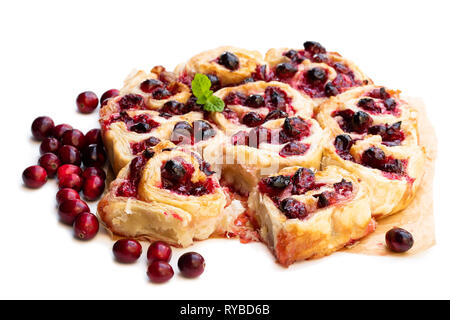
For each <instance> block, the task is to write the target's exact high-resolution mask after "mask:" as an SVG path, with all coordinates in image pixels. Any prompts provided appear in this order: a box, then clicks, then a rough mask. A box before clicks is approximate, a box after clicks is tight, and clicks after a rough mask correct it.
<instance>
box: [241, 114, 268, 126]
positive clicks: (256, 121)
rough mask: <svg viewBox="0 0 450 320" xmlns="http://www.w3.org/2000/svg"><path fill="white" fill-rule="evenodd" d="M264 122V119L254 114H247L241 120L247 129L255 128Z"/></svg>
mask: <svg viewBox="0 0 450 320" xmlns="http://www.w3.org/2000/svg"><path fill="white" fill-rule="evenodd" d="M263 122H264V117H263V116H261V115H260V114H258V113H256V112H249V113H247V114H246V115H245V116H244V117H243V118H242V123H243V124H245V125H246V126H247V127H252V128H253V127H256V126H259V125H261V124H262V123H263Z"/></svg>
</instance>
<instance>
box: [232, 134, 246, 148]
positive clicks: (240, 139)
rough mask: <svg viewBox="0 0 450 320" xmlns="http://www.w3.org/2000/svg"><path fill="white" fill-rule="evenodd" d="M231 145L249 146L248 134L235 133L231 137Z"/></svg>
mask: <svg viewBox="0 0 450 320" xmlns="http://www.w3.org/2000/svg"><path fill="white" fill-rule="evenodd" d="M231 144H232V145H234V146H236V145H244V146H245V145H248V144H249V136H248V133H247V132H245V131H239V132H237V133H235V134H234V135H233V136H232V137H231Z"/></svg>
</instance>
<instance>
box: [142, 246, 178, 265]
mask: <svg viewBox="0 0 450 320" xmlns="http://www.w3.org/2000/svg"><path fill="white" fill-rule="evenodd" d="M171 257H172V249H171V248H170V246H169V245H168V244H167V243H165V242H163V241H156V242H153V243H152V244H151V245H150V246H149V247H148V251H147V260H148V262H149V263H152V262H153V261H165V262H169V261H170V258H171Z"/></svg>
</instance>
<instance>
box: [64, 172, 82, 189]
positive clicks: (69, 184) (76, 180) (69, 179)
mask: <svg viewBox="0 0 450 320" xmlns="http://www.w3.org/2000/svg"><path fill="white" fill-rule="evenodd" d="M58 187H59V188H60V189H61V188H71V189H74V190H76V191H80V190H81V188H82V187H83V179H82V178H81V177H80V176H79V175H77V174H75V173H70V174H66V175H63V176H61V177H59V178H58Z"/></svg>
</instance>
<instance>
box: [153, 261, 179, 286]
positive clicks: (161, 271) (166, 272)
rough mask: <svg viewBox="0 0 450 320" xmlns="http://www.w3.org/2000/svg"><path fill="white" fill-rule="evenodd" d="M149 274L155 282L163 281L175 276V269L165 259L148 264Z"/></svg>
mask: <svg viewBox="0 0 450 320" xmlns="http://www.w3.org/2000/svg"><path fill="white" fill-rule="evenodd" d="M147 276H148V277H149V279H150V280H151V281H152V282H154V283H163V282H166V281H169V280H170V279H171V278H172V277H173V269H172V267H171V266H170V264H168V263H167V262H165V261H153V262H152V263H151V264H150V265H149V266H148V269H147Z"/></svg>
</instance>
